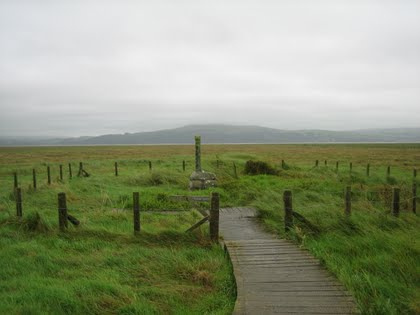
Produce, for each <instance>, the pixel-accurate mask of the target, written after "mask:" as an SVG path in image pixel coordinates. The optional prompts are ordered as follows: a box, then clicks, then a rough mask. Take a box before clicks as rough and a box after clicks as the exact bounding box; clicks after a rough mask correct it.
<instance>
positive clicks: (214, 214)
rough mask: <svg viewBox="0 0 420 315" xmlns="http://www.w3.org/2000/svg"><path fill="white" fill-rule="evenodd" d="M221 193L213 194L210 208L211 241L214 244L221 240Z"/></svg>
mask: <svg viewBox="0 0 420 315" xmlns="http://www.w3.org/2000/svg"><path fill="white" fill-rule="evenodd" d="M219 199H220V196H219V193H217V192H213V193H212V194H211V200H210V203H211V206H210V239H211V240H212V241H213V242H217V241H218V240H219V202H220V200H219Z"/></svg>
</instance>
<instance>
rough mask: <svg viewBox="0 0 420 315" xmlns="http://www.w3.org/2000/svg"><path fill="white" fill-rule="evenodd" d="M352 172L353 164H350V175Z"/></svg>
mask: <svg viewBox="0 0 420 315" xmlns="http://www.w3.org/2000/svg"><path fill="white" fill-rule="evenodd" d="M352 171H353V163H352V162H350V173H351V172H352Z"/></svg>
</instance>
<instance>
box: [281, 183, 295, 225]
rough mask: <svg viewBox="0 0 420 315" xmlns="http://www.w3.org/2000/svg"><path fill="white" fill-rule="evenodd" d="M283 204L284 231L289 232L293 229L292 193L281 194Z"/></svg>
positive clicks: (289, 191) (288, 191) (286, 191)
mask: <svg viewBox="0 0 420 315" xmlns="http://www.w3.org/2000/svg"><path fill="white" fill-rule="evenodd" d="M283 202H284V230H285V231H286V232H289V231H290V229H291V228H293V203H292V191H291V190H285V191H284V193H283Z"/></svg>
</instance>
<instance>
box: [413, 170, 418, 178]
mask: <svg viewBox="0 0 420 315" xmlns="http://www.w3.org/2000/svg"><path fill="white" fill-rule="evenodd" d="M413 177H414V178H416V177H417V170H416V169H414V170H413Z"/></svg>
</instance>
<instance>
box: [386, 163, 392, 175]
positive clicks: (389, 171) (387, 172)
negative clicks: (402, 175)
mask: <svg viewBox="0 0 420 315" xmlns="http://www.w3.org/2000/svg"><path fill="white" fill-rule="evenodd" d="M389 176H391V166H389V165H388V168H387V170H386V177H389Z"/></svg>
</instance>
